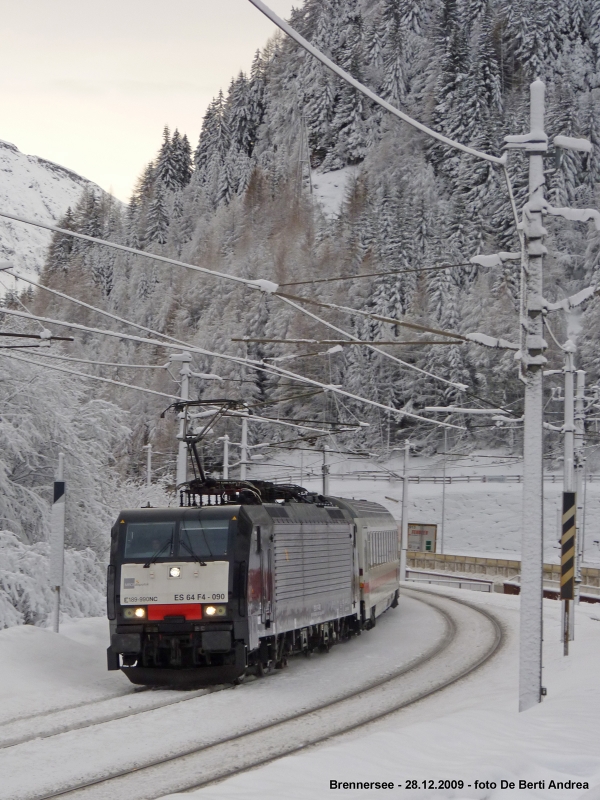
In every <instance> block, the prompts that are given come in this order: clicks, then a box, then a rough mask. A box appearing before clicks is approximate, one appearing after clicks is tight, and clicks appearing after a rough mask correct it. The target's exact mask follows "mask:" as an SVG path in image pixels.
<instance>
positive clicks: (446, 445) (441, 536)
mask: <svg viewBox="0 0 600 800" xmlns="http://www.w3.org/2000/svg"><path fill="white" fill-rule="evenodd" d="M447 458H448V428H444V478H443V480H444V482H443V483H442V530H441V531H440V553H443V552H444V526H445V522H446V460H447Z"/></svg>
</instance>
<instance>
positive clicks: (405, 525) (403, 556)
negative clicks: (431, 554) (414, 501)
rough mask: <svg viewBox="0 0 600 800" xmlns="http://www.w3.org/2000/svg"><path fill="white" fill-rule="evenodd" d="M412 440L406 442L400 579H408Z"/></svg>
mask: <svg viewBox="0 0 600 800" xmlns="http://www.w3.org/2000/svg"><path fill="white" fill-rule="evenodd" d="M409 458H410V442H409V441H408V440H407V441H406V442H405V443H404V475H403V476H402V535H401V539H400V580H401V581H405V580H406V551H407V550H408V481H409V475H408V460H409Z"/></svg>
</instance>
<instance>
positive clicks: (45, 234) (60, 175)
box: [0, 140, 102, 277]
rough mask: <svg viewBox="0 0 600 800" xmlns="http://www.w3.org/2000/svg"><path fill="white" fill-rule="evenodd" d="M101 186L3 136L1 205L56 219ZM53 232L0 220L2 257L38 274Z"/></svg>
mask: <svg viewBox="0 0 600 800" xmlns="http://www.w3.org/2000/svg"><path fill="white" fill-rule="evenodd" d="M86 187H88V188H90V189H94V190H95V191H97V192H99V193H101V192H102V190H101V189H100V187H99V186H96V184H94V183H92V182H91V181H89V180H87V179H86V178H83V177H82V176H81V175H78V174H77V173H76V172H73V171H72V170H69V169H66V168H65V167H61V166H59V165H58V164H54V163H52V162H51V161H46V160H45V159H43V158H39V157H38V156H30V155H26V154H25V153H21V151H20V150H19V149H18V148H17V147H16V146H15V145H14V144H10V143H9V142H4V141H1V140H0V209H2V210H3V211H6V212H8V213H13V214H16V215H17V216H23V217H28V218H30V219H36V220H39V221H40V222H46V223H50V224H52V223H56V222H57V220H59V219H60V218H61V217H62V216H63V214H64V213H65V212H66V210H67V208H69V206H71V207H74V206H75V205H76V204H77V202H78V200H79V198H80V197H81V195H82V193H83V191H84V189H85V188H86ZM50 238H51V234H50V232H49V231H44V230H42V229H40V228H34V227H32V226H28V225H23V224H21V223H18V222H11V221H10V220H0V259H1V260H4V259H10V261H11V262H12V263H13V264H14V265H15V266H16V267H17V268H18V269H19V270H20V271H22V272H24V273H26V274H27V275H28V276H30V277H31V276H32V275H37V274H38V273H39V272H40V270H41V268H42V266H43V264H44V259H45V257H46V251H47V250H48V245H49V244H50Z"/></svg>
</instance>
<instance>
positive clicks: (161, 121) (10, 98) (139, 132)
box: [0, 0, 301, 200]
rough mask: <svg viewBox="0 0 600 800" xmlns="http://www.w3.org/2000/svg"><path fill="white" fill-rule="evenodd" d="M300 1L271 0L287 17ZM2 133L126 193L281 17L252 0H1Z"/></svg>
mask: <svg viewBox="0 0 600 800" xmlns="http://www.w3.org/2000/svg"><path fill="white" fill-rule="evenodd" d="M300 4H301V2H300V0H295V2H292V0H268V2H267V5H269V6H270V8H272V9H273V10H274V11H275V12H276V13H277V14H279V15H280V16H283V17H287V16H288V15H289V13H290V11H291V8H292V6H293V5H296V6H298V5H300ZM0 21H1V23H0V139H4V140H5V141H8V142H12V143H13V144H15V145H16V146H17V147H18V148H19V149H20V150H21V151H22V152H24V153H31V154H34V155H38V156H42V157H43V158H47V159H49V160H51V161H55V162H57V163H58V164H62V165H64V166H66V167H69V168H70V169H73V170H75V171H76V172H79V173H80V174H81V175H84V176H85V177H86V178H90V179H91V180H93V181H95V182H96V183H98V184H99V185H100V186H102V188H104V189H107V190H110V191H112V192H113V194H115V195H116V196H117V197H119V198H120V199H122V200H127V199H128V198H129V195H130V192H131V189H132V187H133V185H134V183H135V180H136V178H137V176H138V175H139V174H140V172H141V170H142V168H143V167H144V166H145V165H146V164H147V163H148V161H150V160H151V159H152V158H153V157H154V155H155V154H156V151H157V149H158V147H159V145H160V141H161V136H162V130H163V127H164V125H165V124H166V125H169V127H170V128H171V130H174V129H175V128H179V130H180V131H181V133H187V135H188V137H189V139H190V142H191V144H192V147H195V146H196V143H197V141H198V134H199V133H200V127H201V124H202V117H203V114H204V111H205V110H206V107H207V105H208V103H209V101H210V100H211V98H212V97H214V95H215V94H216V93H217V92H218V91H219V89H220V88H223V89H227V86H228V85H229V81H230V80H231V78H232V77H234V76H235V75H237V73H238V72H239V71H240V70H244V71H248V70H249V68H250V65H251V63H252V58H253V55H254V52H255V51H256V50H257V48H262V47H263V46H264V44H265V43H266V41H267V39H268V38H269V37H270V36H271V35H272V34H273V33H274V32H275V27H274V26H273V25H272V23H271V22H270V21H269V20H267V19H266V18H265V17H264V16H263V15H262V14H261V13H260V12H259V11H257V9H256V8H254V6H252V5H251V4H250V3H249V2H248V0H102V2H92V1H91V0H0Z"/></svg>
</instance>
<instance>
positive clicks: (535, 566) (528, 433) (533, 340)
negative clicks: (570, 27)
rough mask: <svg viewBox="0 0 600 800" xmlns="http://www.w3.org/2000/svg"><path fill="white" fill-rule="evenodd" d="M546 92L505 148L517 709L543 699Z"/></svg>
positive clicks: (536, 93) (540, 89) (537, 85)
mask: <svg viewBox="0 0 600 800" xmlns="http://www.w3.org/2000/svg"><path fill="white" fill-rule="evenodd" d="M545 91H546V87H545V85H544V83H543V82H542V81H540V80H536V81H534V82H533V83H532V84H531V87H530V102H531V106H530V121H531V129H530V133H528V134H525V135H524V136H507V137H506V143H507V147H508V148H516V149H521V150H525V152H527V154H528V155H529V197H528V201H527V203H526V204H525V206H524V207H523V217H522V222H521V229H522V231H523V235H524V242H523V261H522V274H523V300H522V302H523V306H522V308H523V311H522V318H521V326H522V332H523V336H522V341H523V346H522V349H521V370H522V378H523V380H524V382H525V419H524V442H523V455H524V464H523V531H522V544H521V627H520V655H519V710H520V711H526V710H527V709H528V708H531V707H532V706H534V705H536V704H537V703H539V702H540V701H541V699H542V597H543V586H542V578H543V552H542V544H543V491H542V489H543V486H542V481H543V474H542V463H543V462H542V456H543V397H542V370H543V367H544V364H545V363H546V358H545V356H544V351H545V350H546V347H547V344H546V342H545V341H544V336H543V333H544V331H543V316H542V311H543V299H542V284H543V281H542V268H543V264H542V259H543V256H544V253H546V252H547V251H546V248H545V247H544V244H543V239H544V236H545V234H546V230H545V228H544V225H543V219H542V209H543V207H544V184H545V178H544V159H543V156H544V153H546V152H547V150H548V137H547V135H546V133H545V131H544V110H545V108H544V95H545Z"/></svg>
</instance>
